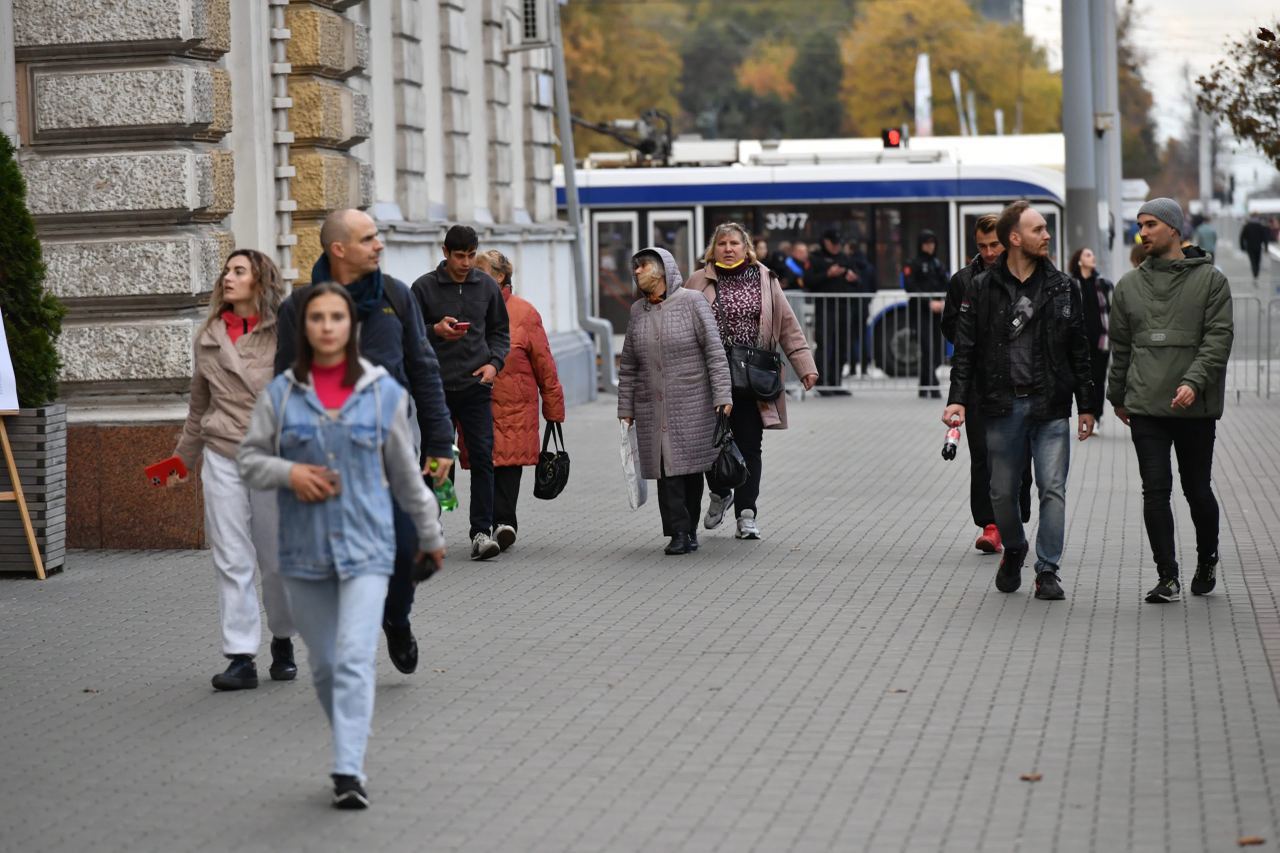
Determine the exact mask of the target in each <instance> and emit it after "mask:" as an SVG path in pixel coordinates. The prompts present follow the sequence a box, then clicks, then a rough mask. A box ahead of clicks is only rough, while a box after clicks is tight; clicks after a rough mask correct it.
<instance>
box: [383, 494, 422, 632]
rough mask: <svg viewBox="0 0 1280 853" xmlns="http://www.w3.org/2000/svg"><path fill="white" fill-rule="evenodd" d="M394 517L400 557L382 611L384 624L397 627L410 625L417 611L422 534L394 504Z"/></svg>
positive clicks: (392, 514) (394, 566) (392, 507)
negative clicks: (417, 559)
mask: <svg viewBox="0 0 1280 853" xmlns="http://www.w3.org/2000/svg"><path fill="white" fill-rule="evenodd" d="M391 517H392V520H393V521H394V522H395V531H396V558H395V564H394V565H393V567H392V575H391V580H390V581H388V582H387V600H386V603H385V604H384V605H383V608H382V621H383V622H385V623H386V624H388V625H394V626H395V627H397V628H406V627H408V625H409V612H410V611H411V610H413V560H414V558H415V557H416V556H417V555H418V531H417V529H416V528H415V527H414V526H413V519H411V518H410V517H409V516H408V514H407V513H405V511H404V510H402V509H400V505H399V504H397V503H396V502H395V501H394V500H393V501H392V502H391Z"/></svg>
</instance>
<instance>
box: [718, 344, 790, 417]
mask: <svg viewBox="0 0 1280 853" xmlns="http://www.w3.org/2000/svg"><path fill="white" fill-rule="evenodd" d="M728 355H729V381H730V383H731V384H732V385H733V390H734V391H737V392H738V393H739V394H746V395H748V396H749V397H751V398H753V399H756V400H760V401H763V402H765V403H768V402H772V401H773V400H776V399H778V396H779V395H780V394H782V356H780V355H778V354H777V353H776V352H774V351H773V350H766V349H758V348H756V347H748V346H742V345H739V344H734V345H733V346H731V347H729V352H728Z"/></svg>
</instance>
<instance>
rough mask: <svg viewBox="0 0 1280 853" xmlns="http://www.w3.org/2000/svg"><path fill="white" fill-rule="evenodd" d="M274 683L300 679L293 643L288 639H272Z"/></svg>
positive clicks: (272, 675) (272, 676) (272, 674)
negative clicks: (294, 659)
mask: <svg viewBox="0 0 1280 853" xmlns="http://www.w3.org/2000/svg"><path fill="white" fill-rule="evenodd" d="M268 672H270V673H271V680H272V681H293V680H294V679H295V678H297V677H298V665H297V664H296V663H294V662H293V641H292V640H290V639H289V638H288V637H272V638H271V668H270V669H269V670H268Z"/></svg>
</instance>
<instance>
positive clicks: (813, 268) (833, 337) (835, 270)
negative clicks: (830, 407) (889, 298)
mask: <svg viewBox="0 0 1280 853" xmlns="http://www.w3.org/2000/svg"><path fill="white" fill-rule="evenodd" d="M857 282H858V279H857V273H855V272H854V270H853V262H852V261H850V260H849V258H848V257H847V256H846V255H845V254H844V251H843V250H842V249H841V241H840V233H839V232H838V231H835V230H834V229H828V230H827V231H824V232H823V233H822V245H821V246H820V247H819V248H818V251H817V252H814V253H813V254H811V255H810V267H809V271H808V272H807V273H806V274H805V277H804V287H805V290H808V291H810V292H811V293H832V294H838V295H846V294H850V293H855V292H856V284H857ZM847 301H848V298H847V296H846V298H844V299H841V298H826V299H818V300H816V302H817V304H816V305H815V306H814V314H815V329H814V334H815V335H816V336H817V338H818V343H819V345H820V346H821V347H822V349H821V350H820V351H819V353H818V374H819V375H820V376H822V378H823V379H824V380H825V381H826V383H827V385H828V386H832V387H828V388H824V389H820V390H819V391H818V394H819V395H821V396H824V397H825V396H843V397H847V396H849V391H848V390H847V389H846V388H843V387H841V386H842V385H843V383H844V366H845V365H846V364H850V363H851V359H850V354H849V353H850V345H851V344H852V343H853V341H852V339H851V338H850V331H851V322H850V321H851V314H852V312H851V311H850V310H849V306H848V305H847V304H845V303H846V302H847Z"/></svg>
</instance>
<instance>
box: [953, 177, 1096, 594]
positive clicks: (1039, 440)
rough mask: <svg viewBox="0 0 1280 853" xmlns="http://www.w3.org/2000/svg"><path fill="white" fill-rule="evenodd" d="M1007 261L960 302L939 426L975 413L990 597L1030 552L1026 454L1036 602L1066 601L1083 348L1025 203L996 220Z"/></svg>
mask: <svg viewBox="0 0 1280 853" xmlns="http://www.w3.org/2000/svg"><path fill="white" fill-rule="evenodd" d="M996 234H997V236H998V237H999V238H1000V243H1001V245H1003V246H1004V247H1005V253H1004V254H1003V255H1001V256H1000V258H999V259H997V261H996V263H995V264H994V265H993V266H992V267H991V269H989V270H986V271H985V272H983V273H982V274H980V275H979V276H977V278H975V279H974V280H973V281H972V282H970V284H969V287H968V289H967V290H966V291H965V295H964V299H963V301H962V302H961V303H960V311H959V320H958V322H957V324H956V348H955V354H954V356H953V358H952V363H951V393H950V397H949V399H948V401H947V407H946V409H945V410H944V411H943V414H942V420H943V423H945V424H948V425H951V424H963V423H964V417H965V411H966V407H969V406H976V407H980V408H981V409H982V414H983V416H984V418H985V419H986V434H987V453H988V456H989V458H990V462H991V505H992V507H993V509H994V510H995V516H996V524H997V526H998V527H999V528H1000V536H1001V538H1002V539H1003V540H1004V558H1003V559H1002V560H1001V561H1000V568H999V570H998V571H997V572H996V589H998V590H1000V591H1001V592H1014V591H1015V590H1017V589H1018V587H1019V586H1021V585H1022V564H1023V561H1024V560H1026V557H1027V551H1028V545H1027V539H1026V533H1025V531H1024V529H1023V525H1022V518H1021V512H1020V507H1019V506H1018V482H1019V480H1020V479H1021V478H1022V473H1023V471H1024V470H1025V458H1026V457H1025V455H1024V454H1025V448H1026V447H1028V446H1030V448H1031V456H1032V459H1033V460H1034V462H1035V466H1036V480H1037V481H1038V482H1037V484H1036V485H1037V486H1038V487H1039V490H1040V523H1039V529H1038V530H1037V531H1036V580H1035V595H1036V598H1040V599H1046V600H1051V601H1052V600H1058V599H1062V598H1065V597H1066V596H1065V595H1064V593H1063V591H1062V585H1061V583H1060V577H1059V571H1060V566H1059V561H1060V560H1061V559H1062V548H1063V537H1064V535H1065V532H1066V515H1067V513H1066V509H1067V470H1068V467H1069V462H1070V454H1071V445H1070V423H1069V421H1070V417H1071V400H1072V397H1073V396H1074V397H1075V401H1076V405H1077V407H1078V408H1079V410H1080V422H1079V425H1078V427H1077V430H1076V435H1077V437H1078V438H1079V440H1081V441H1084V440H1085V439H1087V438H1089V436H1091V435H1092V434H1093V425H1094V416H1093V411H1092V405H1093V380H1092V378H1091V376H1090V365H1089V343H1088V340H1087V339H1086V338H1085V335H1084V326H1083V324H1082V322H1081V319H1080V313H1081V312H1080V294H1079V292H1078V291H1077V290H1076V288H1075V287H1073V286H1072V284H1071V279H1069V278H1068V277H1067V276H1066V275H1064V274H1063V273H1062V272H1061V271H1059V270H1058V269H1057V268H1055V267H1054V266H1053V264H1052V263H1050V262H1049V228H1048V225H1047V224H1046V223H1045V219H1044V217H1043V216H1041V215H1040V214H1039V213H1038V212H1037V211H1036V210H1035V209H1034V208H1032V207H1031V205H1030V204H1029V203H1028V202H1025V201H1017V202H1014V203H1013V204H1011V205H1009V206H1008V207H1006V208H1005V209H1004V211H1003V212H1002V213H1001V214H1000V219H999V220H998V221H997V223H996Z"/></svg>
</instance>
